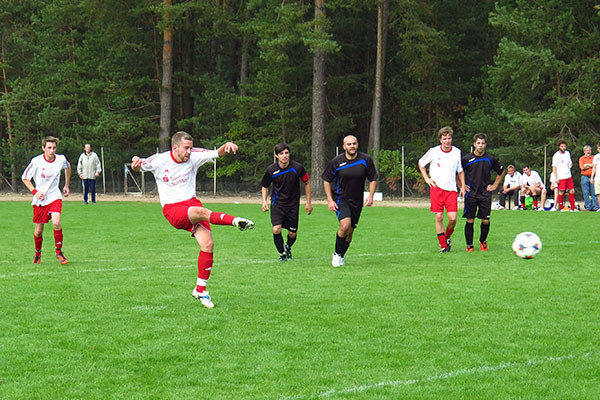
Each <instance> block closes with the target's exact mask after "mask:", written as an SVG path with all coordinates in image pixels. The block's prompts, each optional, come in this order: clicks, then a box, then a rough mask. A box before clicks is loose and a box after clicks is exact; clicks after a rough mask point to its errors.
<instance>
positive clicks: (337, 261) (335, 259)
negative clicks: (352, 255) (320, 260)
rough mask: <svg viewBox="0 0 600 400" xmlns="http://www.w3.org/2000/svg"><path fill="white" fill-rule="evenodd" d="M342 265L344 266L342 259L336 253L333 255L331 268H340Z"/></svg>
mask: <svg viewBox="0 0 600 400" xmlns="http://www.w3.org/2000/svg"><path fill="white" fill-rule="evenodd" d="M342 265H344V257H342V256H340V255H339V254H338V253H333V257H331V266H332V267H341V266H342Z"/></svg>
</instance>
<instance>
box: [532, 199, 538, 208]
mask: <svg viewBox="0 0 600 400" xmlns="http://www.w3.org/2000/svg"><path fill="white" fill-rule="evenodd" d="M533 208H537V197H534V198H533Z"/></svg>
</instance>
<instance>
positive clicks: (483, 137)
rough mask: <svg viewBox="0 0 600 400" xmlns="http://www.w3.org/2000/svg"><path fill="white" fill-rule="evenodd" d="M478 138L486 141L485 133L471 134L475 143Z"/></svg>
mask: <svg viewBox="0 0 600 400" xmlns="http://www.w3.org/2000/svg"><path fill="white" fill-rule="evenodd" d="M479 139H482V140H483V141H484V142H486V143H487V135H486V134H485V133H476V134H474V135H473V143H475V142H476V141H478V140H479Z"/></svg>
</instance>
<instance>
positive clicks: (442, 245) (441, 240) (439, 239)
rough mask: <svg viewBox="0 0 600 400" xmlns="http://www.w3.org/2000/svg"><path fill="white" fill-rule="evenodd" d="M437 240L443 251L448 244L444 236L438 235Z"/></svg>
mask: <svg viewBox="0 0 600 400" xmlns="http://www.w3.org/2000/svg"><path fill="white" fill-rule="evenodd" d="M437 238H438V242H440V246H441V248H442V249H445V248H446V247H448V243H446V235H444V234H443V233H438V234H437Z"/></svg>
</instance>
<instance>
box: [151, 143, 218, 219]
mask: <svg viewBox="0 0 600 400" xmlns="http://www.w3.org/2000/svg"><path fill="white" fill-rule="evenodd" d="M218 157H219V153H218V151H217V150H207V149H201V148H198V147H194V148H193V149H192V154H191V155H190V159H189V160H188V161H187V162H177V161H176V160H175V158H173V153H172V152H171V151H166V152H164V153H159V154H155V155H153V156H150V157H148V158H146V159H144V160H142V167H141V168H142V170H143V171H150V172H152V173H153V174H154V178H155V179H156V187H157V188H158V196H159V198H160V204H161V206H163V207H164V206H165V204H173V203H179V202H181V201H185V200H189V199H192V198H195V197H196V172H197V171H198V168H199V167H200V166H201V165H202V164H204V163H207V162H209V161H214V159H215V158H218Z"/></svg>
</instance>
